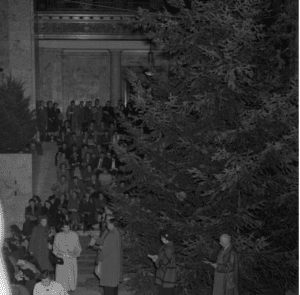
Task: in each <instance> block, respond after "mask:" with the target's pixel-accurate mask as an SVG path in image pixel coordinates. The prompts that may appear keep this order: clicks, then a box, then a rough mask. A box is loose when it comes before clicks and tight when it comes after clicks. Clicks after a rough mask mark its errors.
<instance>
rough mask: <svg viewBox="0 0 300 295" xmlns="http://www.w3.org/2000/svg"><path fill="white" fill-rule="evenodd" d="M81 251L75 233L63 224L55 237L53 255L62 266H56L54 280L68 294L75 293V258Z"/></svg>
mask: <svg viewBox="0 0 300 295" xmlns="http://www.w3.org/2000/svg"><path fill="white" fill-rule="evenodd" d="M81 250H82V249H81V246H80V242H79V238H78V235H77V233H75V232H73V231H71V230H70V224H69V223H68V222H65V223H63V226H62V232H60V233H58V234H57V235H56V236H55V239H54V244H53V253H54V255H56V256H57V257H60V258H62V259H63V260H64V263H63V264H62V265H60V264H57V265H56V279H55V280H56V281H57V282H58V283H60V284H62V286H63V287H64V288H65V290H66V291H68V292H69V291H75V289H76V286H77V273H78V268H77V258H78V257H79V256H80V253H81Z"/></svg>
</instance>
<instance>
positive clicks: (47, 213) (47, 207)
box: [41, 200, 54, 226]
mask: <svg viewBox="0 0 300 295" xmlns="http://www.w3.org/2000/svg"><path fill="white" fill-rule="evenodd" d="M51 205H52V204H51V201H49V200H46V201H45V203H44V206H43V207H42V210H41V215H45V216H47V219H48V225H49V226H53V225H54V216H53V214H52V212H51Z"/></svg>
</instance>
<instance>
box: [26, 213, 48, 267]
mask: <svg viewBox="0 0 300 295" xmlns="http://www.w3.org/2000/svg"><path fill="white" fill-rule="evenodd" d="M39 220H40V223H39V225H37V226H35V227H34V229H33V231H32V234H31V237H30V241H29V247H28V251H29V253H30V254H31V255H32V256H33V257H34V258H35V259H36V261H37V262H38V265H39V268H40V269H41V270H42V271H43V270H46V269H48V270H50V271H52V270H53V266H52V264H51V263H50V261H49V249H48V232H49V226H48V224H47V223H48V218H47V216H46V215H44V216H40V217H39Z"/></svg>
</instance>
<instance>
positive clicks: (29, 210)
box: [23, 198, 40, 236]
mask: <svg viewBox="0 0 300 295" xmlns="http://www.w3.org/2000/svg"><path fill="white" fill-rule="evenodd" d="M28 203H29V206H28V207H26V208H25V222H24V225H23V234H24V235H26V236H29V235H30V234H31V232H32V230H33V228H34V227H35V226H36V225H37V224H38V216H39V215H40V211H39V209H38V207H37V206H36V200H35V199H34V198H32V199H30V200H29V201H28Z"/></svg>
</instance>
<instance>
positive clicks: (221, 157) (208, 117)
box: [113, 0, 298, 295]
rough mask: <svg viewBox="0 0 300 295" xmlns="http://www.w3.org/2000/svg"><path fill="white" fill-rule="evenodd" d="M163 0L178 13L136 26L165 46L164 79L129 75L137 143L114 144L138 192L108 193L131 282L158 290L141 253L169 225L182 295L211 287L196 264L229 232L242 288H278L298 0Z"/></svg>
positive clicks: (286, 235)
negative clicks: (125, 196)
mask: <svg viewBox="0 0 300 295" xmlns="http://www.w3.org/2000/svg"><path fill="white" fill-rule="evenodd" d="M168 3H169V5H171V6H172V7H175V8H177V11H178V12H177V13H176V15H172V14H170V13H168V12H164V13H161V14H159V15H152V14H149V13H148V12H145V11H140V14H139V16H138V18H137V22H136V23H135V24H134V25H135V26H136V27H137V28H138V29H142V30H143V31H144V33H145V34H147V36H148V37H149V39H151V40H152V41H153V42H155V43H157V44H160V45H163V46H164V51H165V53H166V55H167V56H168V57H169V59H170V75H169V81H168V84H167V85H164V84H163V82H162V81H161V80H160V77H152V78H146V77H143V76H138V75H137V74H135V73H133V72H128V79H129V80H130V82H131V83H132V86H133V89H134V91H135V94H136V95H135V96H134V97H133V100H134V104H135V112H134V113H132V114H131V116H130V117H129V118H128V119H127V120H126V119H125V118H123V126H124V128H126V130H127V132H128V134H129V136H130V137H132V139H133V140H132V143H131V144H129V145H128V146H127V147H124V146H121V147H117V151H118V154H119V155H120V157H121V158H122V159H123V161H125V162H126V166H125V170H126V177H127V178H128V180H129V181H130V183H131V192H132V194H133V195H136V196H138V197H140V198H141V202H140V203H135V204H134V205H131V206H130V205H128V204H127V203H126V201H125V200H122V199H120V198H118V197H117V196H113V198H114V200H115V203H116V205H115V210H116V211H117V212H119V213H120V216H122V218H123V220H124V223H125V224H127V225H126V227H125V232H126V238H127V239H128V241H129V242H130V247H129V248H128V249H126V253H125V254H126V259H127V263H126V265H127V267H128V269H127V271H128V272H130V271H132V272H133V273H134V274H135V275H134V277H133V279H132V280H131V282H132V286H133V288H134V289H135V290H136V291H137V294H154V293H153V292H154V291H153V277H152V276H151V273H153V266H152V264H151V262H150V261H148V260H147V258H146V256H147V254H148V253H151V254H152V253H154V252H155V251H156V250H157V247H158V246H159V244H158V242H159V239H158V233H159V230H160V229H162V228H163V227H166V226H168V227H171V228H172V229H173V230H174V231H175V232H176V233H177V240H176V246H177V248H176V249H177V260H178V294H189V295H191V294H197V295H198V294H205V291H204V290H205V289H206V288H208V290H209V288H210V287H211V285H212V280H213V270H212V269H211V268H210V267H209V266H207V265H205V264H203V263H202V260H203V259H204V258H208V259H210V260H214V259H216V254H217V253H218V251H219V248H218V238H219V236H220V234H222V233H224V232H227V233H229V234H230V235H232V237H233V240H234V244H235V246H236V247H237V249H238V250H239V252H240V282H239V283H240V292H241V294H267V290H269V291H270V292H271V293H272V294H284V292H285V290H287V289H289V288H293V287H295V285H296V281H297V265H298V257H297V252H298V244H297V243H298V241H297V230H298V226H297V225H298V217H297V216H298V208H297V204H298V137H297V136H298V97H297V95H298V85H297V76H296V68H295V66H294V62H295V58H296V53H297V50H296V46H297V45H296V41H295V40H296V33H297V30H296V28H295V24H296V23H297V9H296V8H297V3H296V1H293V0H290V1H284V2H282V3H281V4H280V5H281V6H278V4H277V5H275V6H274V5H273V4H274V3H271V2H270V1H261V0H236V1H234V0H233V1H232V0H227V1H224V0H221V1H219V0H207V1H191V5H190V8H188V7H186V6H185V2H184V1H180V0H169V1H168ZM272 5H273V6H272ZM275 8H276V9H275ZM274 11H275V12H276V13H274Z"/></svg>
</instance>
